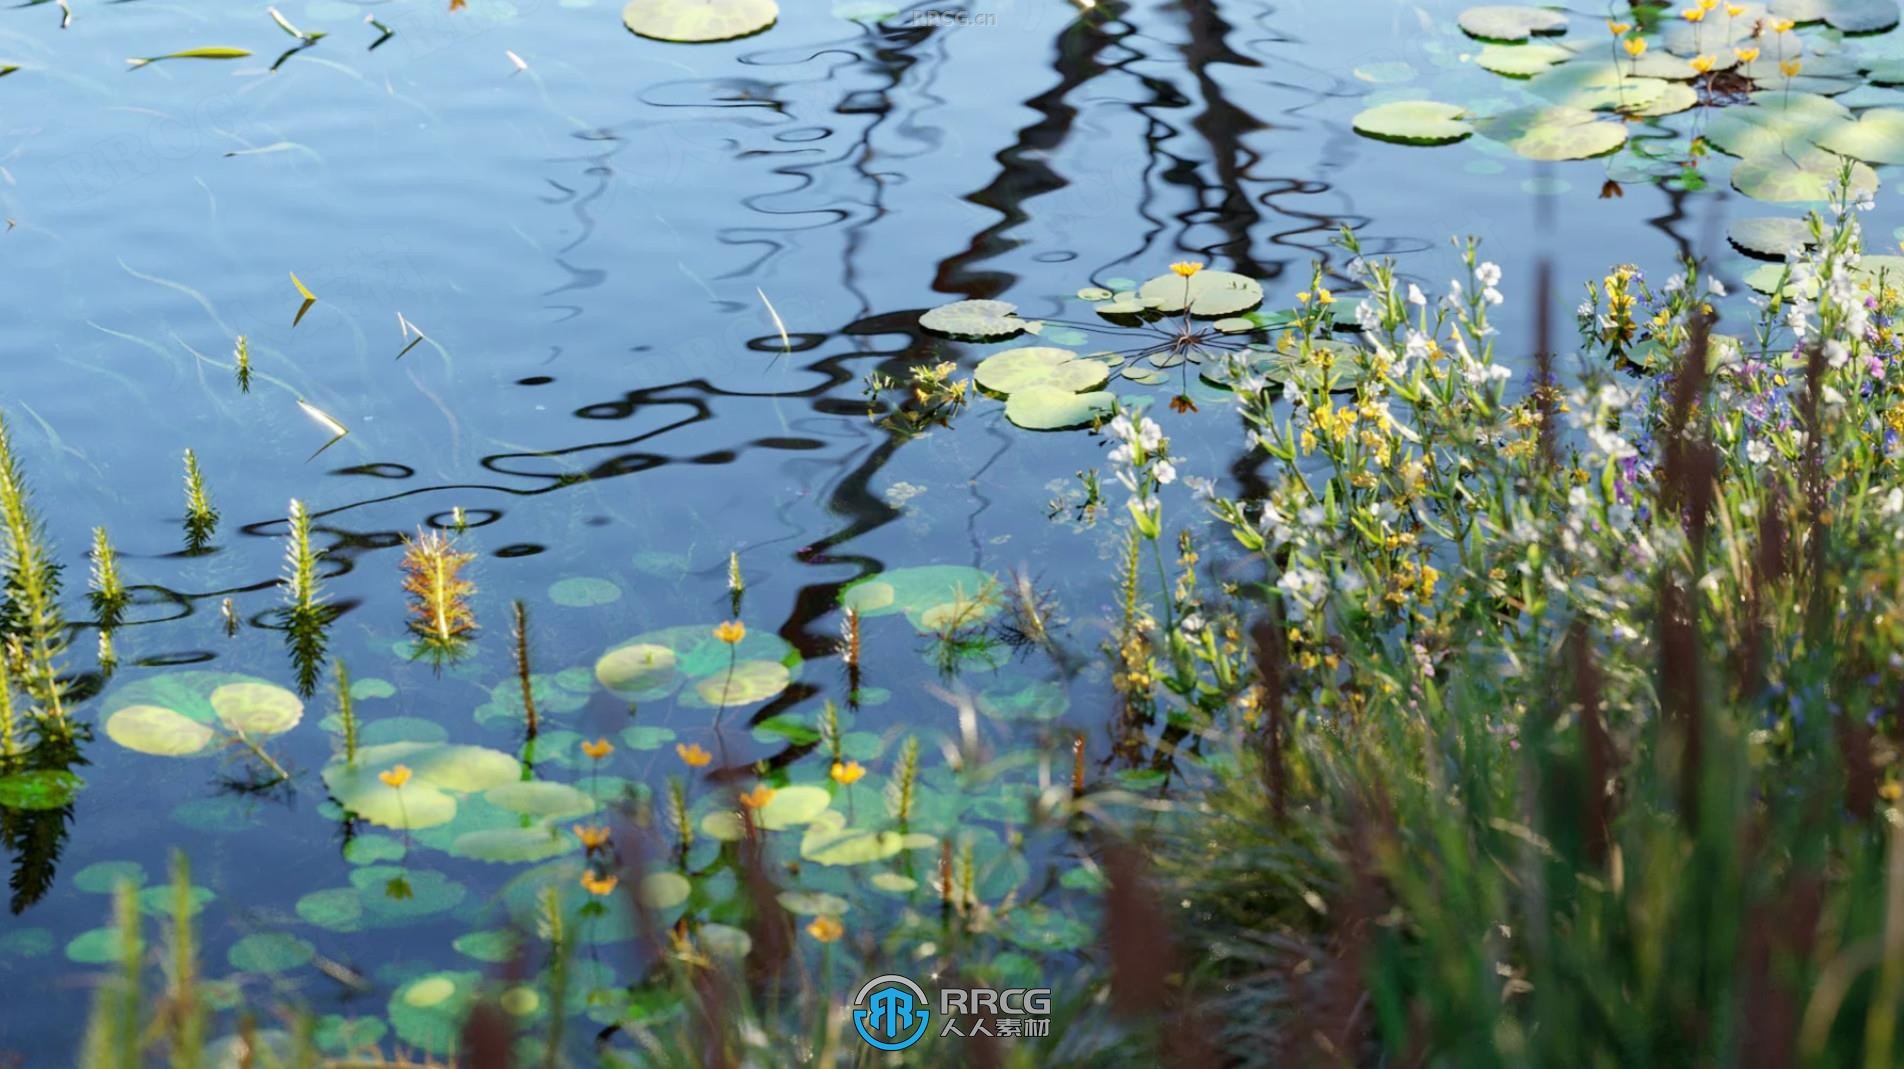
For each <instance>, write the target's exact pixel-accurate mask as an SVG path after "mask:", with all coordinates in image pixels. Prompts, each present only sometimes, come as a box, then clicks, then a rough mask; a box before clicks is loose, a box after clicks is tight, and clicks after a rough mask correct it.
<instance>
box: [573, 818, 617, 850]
mask: <svg viewBox="0 0 1904 1069" xmlns="http://www.w3.org/2000/svg"><path fill="white" fill-rule="evenodd" d="M569 830H570V831H572V832H574V833H575V837H576V838H577V839H580V840H582V846H583V848H584V849H587V850H589V851H591V852H593V851H596V850H600V849H601V848H602V847H604V846H607V845H608V828H607V827H606V826H604V825H600V824H597V825H593V826H590V825H586V824H577V825H574V826H573V827H571V828H569Z"/></svg>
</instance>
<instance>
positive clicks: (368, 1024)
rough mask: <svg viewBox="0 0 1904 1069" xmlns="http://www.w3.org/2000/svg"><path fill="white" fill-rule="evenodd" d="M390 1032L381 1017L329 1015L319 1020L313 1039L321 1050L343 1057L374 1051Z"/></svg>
mask: <svg viewBox="0 0 1904 1069" xmlns="http://www.w3.org/2000/svg"><path fill="white" fill-rule="evenodd" d="M389 1032H390V1026H389V1025H387V1024H385V1023H384V1022H383V1019H382V1018H380V1017H345V1016H344V1015H342V1014H338V1013H327V1014H325V1015H324V1016H322V1017H319V1018H318V1019H317V1028H316V1029H315V1030H314V1032H313V1034H312V1036H311V1038H312V1039H314V1040H316V1041H317V1046H318V1048H319V1049H320V1050H323V1051H325V1052H327V1053H330V1054H339V1055H342V1054H350V1053H361V1052H364V1051H368V1050H371V1049H374V1048H375V1047H376V1046H377V1044H379V1043H382V1042H383V1037H384V1036H385V1035H387V1034H389Z"/></svg>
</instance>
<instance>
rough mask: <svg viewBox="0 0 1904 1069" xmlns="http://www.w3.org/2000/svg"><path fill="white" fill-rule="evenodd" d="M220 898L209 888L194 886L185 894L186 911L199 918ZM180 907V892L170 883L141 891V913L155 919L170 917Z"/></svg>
mask: <svg viewBox="0 0 1904 1069" xmlns="http://www.w3.org/2000/svg"><path fill="white" fill-rule="evenodd" d="M217 898H218V893H217V892H216V891H213V890H212V889H211V888H209V887H198V886H193V887H192V888H190V889H189V890H187V891H186V893H185V901H186V911H187V912H188V913H189V914H191V915H192V916H197V915H198V914H200V913H203V912H204V911H205V907H206V906H209V905H211V904H212V902H213V901H215V900H216V899H217ZM177 907H178V891H177V890H176V889H175V888H174V887H173V886H172V885H171V884H169V883H162V884H158V885H157V886H153V887H146V888H143V889H141V890H140V891H139V911H140V912H141V913H145V914H146V915H148V916H153V917H169V916H171V915H172V914H173V913H174V912H175V911H176V909H177Z"/></svg>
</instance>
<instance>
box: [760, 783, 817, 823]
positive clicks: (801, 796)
mask: <svg viewBox="0 0 1904 1069" xmlns="http://www.w3.org/2000/svg"><path fill="white" fill-rule="evenodd" d="M832 801H833V795H832V794H830V793H829V792H828V791H827V790H826V789H825V788H824V787H812V786H804V785H797V786H792V787H781V788H779V789H778V790H776V791H774V793H773V797H772V798H770V799H768V800H767V804H766V805H764V806H761V807H760V809H759V810H758V811H756V812H755V813H754V822H755V823H756V824H758V825H759V826H760V828H761V829H762V830H763V831H779V830H780V829H782V828H792V827H796V826H798V825H801V824H810V823H812V822H813V820H814V819H815V818H817V817H818V816H819V815H820V814H821V813H824V812H825V811H826V807H827V806H828V805H829V804H831V803H832Z"/></svg>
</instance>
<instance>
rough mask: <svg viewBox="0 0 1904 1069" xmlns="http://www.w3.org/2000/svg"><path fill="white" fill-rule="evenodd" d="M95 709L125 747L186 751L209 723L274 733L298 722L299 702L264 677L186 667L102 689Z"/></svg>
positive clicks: (197, 745)
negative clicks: (102, 697)
mask: <svg viewBox="0 0 1904 1069" xmlns="http://www.w3.org/2000/svg"><path fill="white" fill-rule="evenodd" d="M221 694H222V697H221V696H220V695H221ZM100 712H101V714H102V715H103V716H104V717H105V724H106V735H107V737H108V738H111V739H112V740H113V741H114V742H116V743H118V744H119V745H121V746H124V747H125V748H126V749H128V750H134V751H136V752H139V753H145V754H151V755H154V756H159V757H186V756H190V755H193V754H197V753H202V752H204V751H205V749H206V747H208V746H209V745H210V744H211V741H212V738H213V736H214V731H213V728H212V725H213V724H217V723H223V724H225V725H226V726H227V727H231V728H233V729H234V730H242V731H244V732H245V733H246V734H250V735H255V736H262V735H273V734H278V733H281V732H283V731H288V730H290V728H291V727H292V726H294V725H296V724H297V722H298V719H299V718H301V717H302V716H303V704H302V703H301V702H299V701H298V699H297V696H296V695H294V694H292V693H291V692H290V691H287V690H285V689H284V688H282V687H279V686H278V685H276V684H274V683H272V682H270V681H269V680H265V679H259V678H257V677H255V676H246V675H238V674H234V673H231V672H209V671H199V670H187V671H180V672H170V673H167V674H165V675H162V676H156V677H151V678H146V679H140V680H136V681H134V682H132V683H129V684H127V685H125V686H123V687H120V688H118V689H117V690H115V691H113V692H112V693H111V694H109V695H107V697H106V699H105V700H104V701H103V702H102V703H101V708H100Z"/></svg>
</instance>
